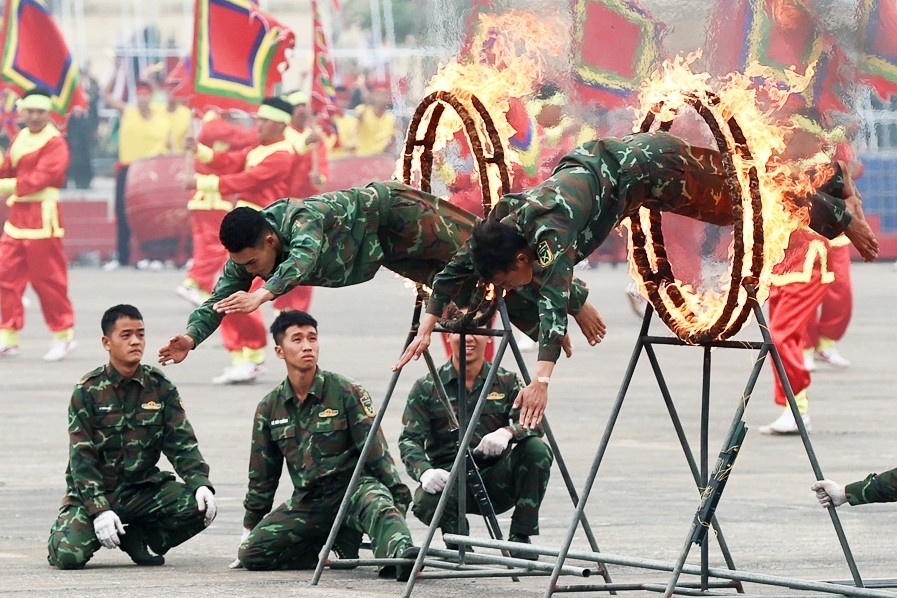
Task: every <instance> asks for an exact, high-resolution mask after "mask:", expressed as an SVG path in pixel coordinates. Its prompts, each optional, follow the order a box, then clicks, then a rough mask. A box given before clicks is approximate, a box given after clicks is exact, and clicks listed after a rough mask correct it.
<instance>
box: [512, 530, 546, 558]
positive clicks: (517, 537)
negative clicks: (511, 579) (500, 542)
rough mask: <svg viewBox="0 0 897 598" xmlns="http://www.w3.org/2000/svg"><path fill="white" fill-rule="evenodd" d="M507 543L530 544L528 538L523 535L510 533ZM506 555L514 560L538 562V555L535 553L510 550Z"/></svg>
mask: <svg viewBox="0 0 897 598" xmlns="http://www.w3.org/2000/svg"><path fill="white" fill-rule="evenodd" d="M508 542H519V543H521V544H532V542H530V540H529V536H524V535H523V534H515V533H514V532H511V533H510V535H508ZM508 554H510V555H511V558H515V559H526V560H527V561H538V560H539V555H538V554H536V553H535V552H523V551H522V550H510V551H508Z"/></svg>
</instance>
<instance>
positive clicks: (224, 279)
mask: <svg viewBox="0 0 897 598" xmlns="http://www.w3.org/2000/svg"><path fill="white" fill-rule="evenodd" d="M478 220H479V219H478V218H477V217H476V216H474V215H473V214H471V213H469V212H466V211H464V210H462V209H461V208H458V207H456V206H454V205H452V204H451V203H449V202H448V201H445V200H442V199H440V198H438V197H435V196H432V195H429V194H427V193H424V192H422V191H419V190H417V189H414V188H413V187H410V186H408V185H403V184H402V183H398V182H390V183H372V184H370V185H368V186H367V187H363V188H356V189H349V190H346V191H335V192H331V193H324V194H322V195H316V196H313V197H310V198H307V199H304V200H302V201H296V200H286V199H284V200H280V201H278V202H275V203H273V204H271V205H270V206H268V207H267V208H264V209H263V210H261V211H260V212H255V211H254V210H248V209H243V208H237V209H235V210H233V211H232V212H230V213H229V214H228V215H227V216H225V218H224V221H223V222H222V225H221V232H220V238H221V241H222V243H223V244H224V245H225V247H226V248H227V249H228V252H229V253H230V259H229V260H228V262H227V264H226V265H225V267H224V272H223V273H222V275H221V278H220V279H219V280H218V283H217V284H216V286H215V289H214V291H213V292H212V296H211V297H209V299H208V300H207V301H206V302H205V303H203V304H202V305H201V306H199V307H198V308H196V309H195V310H193V312H192V313H191V314H190V317H189V319H188V322H187V330H186V333H185V334H182V335H177V336H174V337H172V338H171V339H170V340H169V343H168V344H167V345H166V346H164V347H162V348H161V349H160V350H159V363H162V364H163V365H164V364H167V363H179V362H180V361H182V360H183V359H184V358H185V357H186V356H187V354H188V353H189V351H190V349H192V348H194V347H195V346H196V345H198V344H199V343H201V342H203V340H205V339H206V338H207V337H208V336H209V335H210V334H212V332H214V331H215V329H216V328H217V327H218V325H219V324H220V322H221V319H222V318H223V317H224V315H225V314H227V313H240V312H242V313H248V312H251V311H254V310H255V309H257V308H258V307H259V306H260V305H261V304H262V303H264V302H265V301H269V300H271V299H272V298H274V297H278V296H281V295H283V294H284V293H286V292H287V291H289V290H290V289H292V288H293V287H295V286H296V285H300V284H304V285H313V286H324V287H343V286H348V285H353V284H359V283H362V282H365V281H367V280H370V279H371V278H373V277H374V274H376V272H377V270H378V269H379V268H380V266H381V265H382V266H385V267H386V268H389V269H390V270H392V271H394V272H396V273H398V274H400V275H402V276H405V277H407V278H410V279H411V280H414V281H416V282H420V283H423V284H427V285H429V284H431V283H432V281H433V277H434V276H435V275H436V273H437V272H439V271H440V270H441V269H442V268H443V267H444V266H445V265H446V264H447V263H448V262H449V260H451V259H452V257H453V256H454V255H455V253H456V252H457V251H458V250H459V249H460V248H461V247H462V245H463V243H464V241H465V240H466V239H467V237H468V236H469V235H470V232H471V231H472V230H473V227H474V224H476V222H477V221H478ZM256 276H260V277H262V278H264V279H265V280H266V282H265V284H264V286H262V288H260V289H258V290H257V291H254V292H252V293H249V292H247V291H248V290H249V288H250V285H251V284H252V280H253V279H254V278H255V277H256ZM469 283H470V284H468V285H466V286H465V293H466V294H467V295H471V294H472V293H473V290H474V285H475V283H476V280H474V279H471V280H470V281H469ZM536 284H538V279H537V280H536V283H535V284H534V285H532V286H531V287H527V288H521V289H516V290H514V291H513V292H511V293H509V294H508V296H507V297H506V303H507V306H508V312H509V315H510V317H511V320H512V322H514V324H515V325H516V326H517V327H518V328H520V329H521V330H522V331H524V332H526V333H528V334H530V335H531V336H533V337H534V335H535V334H536V331H537V330H538V327H539V308H538V305H537V300H538V289H537V287H536V286H535V285H536ZM587 295H588V291H587V289H586V288H585V284H584V283H582V282H581V281H578V280H575V281H574V283H573V285H572V290H571V292H570V293H569V296H570V301H569V306H568V308H567V309H568V311H569V313H570V314H572V315H573V317H574V318H576V320H577V322H578V323H579V325H580V327H581V328H582V331H583V334H585V336H586V338H587V339H588V340H589V342H590V343H592V344H595V343H597V342H599V341H600V340H601V338H603V336H604V331H605V328H604V322H603V321H602V320H601V316H600V315H599V314H598V311H597V310H596V309H595V307H594V306H593V305H591V304H590V303H588V302H587V301H586V296H587ZM456 303H464V301H463V300H462V299H460V298H459V299H456Z"/></svg>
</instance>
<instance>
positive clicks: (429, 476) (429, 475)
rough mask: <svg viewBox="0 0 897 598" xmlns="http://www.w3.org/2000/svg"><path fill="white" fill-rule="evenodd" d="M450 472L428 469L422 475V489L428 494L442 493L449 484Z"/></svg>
mask: <svg viewBox="0 0 897 598" xmlns="http://www.w3.org/2000/svg"><path fill="white" fill-rule="evenodd" d="M448 479H449V472H447V471H446V470H444V469H428V470H427V471H425V472H423V473H422V474H420V487H421V488H423V489H424V492H426V493H427V494H436V493H437V492H442V489H443V488H445V485H446V484H447V483H448Z"/></svg>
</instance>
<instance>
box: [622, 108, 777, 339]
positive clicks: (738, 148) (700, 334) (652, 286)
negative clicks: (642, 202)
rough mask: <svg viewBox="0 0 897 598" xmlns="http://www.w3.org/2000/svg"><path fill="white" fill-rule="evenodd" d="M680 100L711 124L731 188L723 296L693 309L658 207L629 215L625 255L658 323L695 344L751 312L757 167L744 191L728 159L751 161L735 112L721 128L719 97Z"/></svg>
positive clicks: (756, 266)
mask: <svg viewBox="0 0 897 598" xmlns="http://www.w3.org/2000/svg"><path fill="white" fill-rule="evenodd" d="M685 102H686V104H687V105H690V106H692V107H693V108H694V109H695V110H696V111H697V113H698V114H699V115H700V116H701V117H702V118H703V119H704V121H705V122H706V123H707V125H708V126H709V127H710V130H711V132H712V133H713V137H714V138H715V140H716V144H717V148H718V149H719V151H720V153H721V154H722V157H723V166H724V169H725V172H726V174H727V182H728V185H729V189H730V191H731V196H732V215H733V220H734V233H733V237H734V244H733V248H732V252H731V265H730V267H729V282H728V289H726V291H725V293H724V294H725V299H724V300H723V301H721V302H719V303H718V304H717V305H716V306H714V307H715V309H712V311H711V312H710V313H706V314H699V313H698V311H697V310H696V308H698V307H700V306H701V302H700V298H699V297H697V296H696V295H694V294H693V293H692V292H691V290H690V287H688V286H687V285H683V284H682V283H680V281H678V280H677V279H676V278H675V276H674V274H673V268H672V265H671V264H670V262H669V260H668V259H667V254H666V250H665V248H664V241H663V232H662V230H661V222H662V216H661V213H660V212H659V211H657V210H649V209H647V208H641V209H640V210H639V214H638V219H635V218H632V219H630V224H629V227H630V236H631V247H630V259H631V261H632V262H633V265H634V272H633V274H634V275H635V276H636V281H637V282H638V283H639V284H640V286H641V287H642V288H643V289H644V290H645V291H646V293H647V298H648V300H649V301H650V302H651V305H652V306H653V307H654V310H655V311H656V312H657V314H658V315H659V316H660V318H661V319H662V320H663V322H664V323H665V324H666V325H667V326H668V327H669V328H670V330H672V331H673V332H674V333H675V334H676V336H677V337H679V338H680V339H681V340H682V341H684V342H687V343H690V344H700V343H706V342H712V341H716V340H724V339H727V338H729V337H731V336H733V335H734V334H736V333H737V332H738V331H739V330H741V327H742V325H743V324H744V322H745V321H746V320H747V318H748V316H749V315H750V313H751V310H750V307H749V306H748V303H747V299H748V296H747V291H746V289H745V288H744V284H745V283H752V284H756V282H757V281H759V279H760V276H761V271H762V269H763V262H764V255H763V241H764V237H763V210H762V201H761V196H760V182H759V177H758V175H757V168H756V166H752V167H750V168H749V169H748V170H747V178H748V185H747V189H746V190H743V187H742V185H741V184H740V183H739V180H738V173H737V172H736V169H735V166H734V164H733V162H732V154H733V153H734V154H737V155H738V156H739V157H740V158H741V159H742V161H743V162H751V161H752V160H753V157H752V156H751V152H750V148H749V147H748V143H747V139H746V138H745V136H744V134H743V132H742V130H741V127H740V126H739V124H738V121H737V120H736V119H735V117H734V116H732V117H729V118H728V119H727V120H725V121H724V122H725V126H726V127H727V129H728V132H729V135H726V134H725V133H724V132H723V130H722V127H721V126H720V123H719V121H718V119H717V116H716V114H715V113H714V111H713V109H712V107H711V106H715V105H717V104H718V103H719V98H718V97H717V96H716V95H714V94H705V99H700V98H698V97H696V96H686V98H685ZM662 108H663V103H662V102H661V103H659V104H657V105H656V106H655V109H653V110H652V111H650V112H648V113H647V114H646V115H645V118H644V120H643V121H642V124H641V131H642V132H647V131H649V130H650V129H651V126H652V125H653V124H654V122H655V120H656V115H657V114H658V113H659V112H660V111H661V110H662ZM672 123H673V121H672V120H665V121H661V122H660V124H659V127H658V128H659V129H661V130H669V128H670V126H671V125H672ZM748 252H750V254H749V255H747V253H748ZM746 262H747V263H746Z"/></svg>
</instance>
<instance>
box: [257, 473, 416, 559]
mask: <svg viewBox="0 0 897 598" xmlns="http://www.w3.org/2000/svg"><path fill="white" fill-rule="evenodd" d="M342 499H343V493H341V492H332V493H330V494H329V495H327V496H315V497H309V496H306V495H299V496H294V497H292V498H290V499H289V500H287V501H286V502H285V503H283V504H282V505H280V506H279V507H277V508H276V509H274V510H273V511H271V512H270V513H268V514H267V515H266V516H265V518H264V519H262V520H261V521H260V522H259V524H258V525H256V526H255V528H253V530H252V532H251V533H250V534H249V536H248V537H247V538H246V541H245V542H243V544H242V545H240V551H239V557H240V561H241V562H242V563H243V566H244V567H246V568H247V569H254V570H260V571H261V570H264V571H269V570H274V569H312V568H314V567H315V565H317V563H318V553H319V552H320V551H321V548H322V547H323V546H324V543H325V542H326V541H327V535H328V534H329V533H330V528H331V526H332V525H333V521H334V520H335V519H336V514H337V511H338V510H339V505H340V502H341V501H342ZM403 511H404V508H403V507H399V506H397V505H396V503H395V501H394V500H393V497H392V495H391V494H390V492H389V490H388V489H387V488H386V486H384V485H383V484H382V483H381V482H380V481H378V480H377V479H375V478H373V477H371V476H361V478H360V480H359V484H358V487H357V488H356V489H355V491H354V492H353V493H352V498H351V501H350V502H349V511H348V514H347V516H346V520H345V522H344V524H343V529H342V530H341V531H340V534H339V536H338V537H337V545H336V546H335V547H337V552H343V551H345V550H347V549H350V548H351V545H350V543H351V542H353V541H354V548H355V550H356V551H357V549H358V546H360V545H361V534H362V533H366V534H367V535H368V537H369V538H370V539H371V545H372V547H373V549H374V557H375V558H390V557H397V556H401V555H402V553H403V552H404V551H405V549H406V548H408V547H410V546H411V545H412V541H411V532H410V531H408V524H407V523H406V522H405V516H404V512H403ZM353 532H354V533H353ZM340 547H341V548H342V549H340ZM341 556H346V555H345V554H342V555H341Z"/></svg>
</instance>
